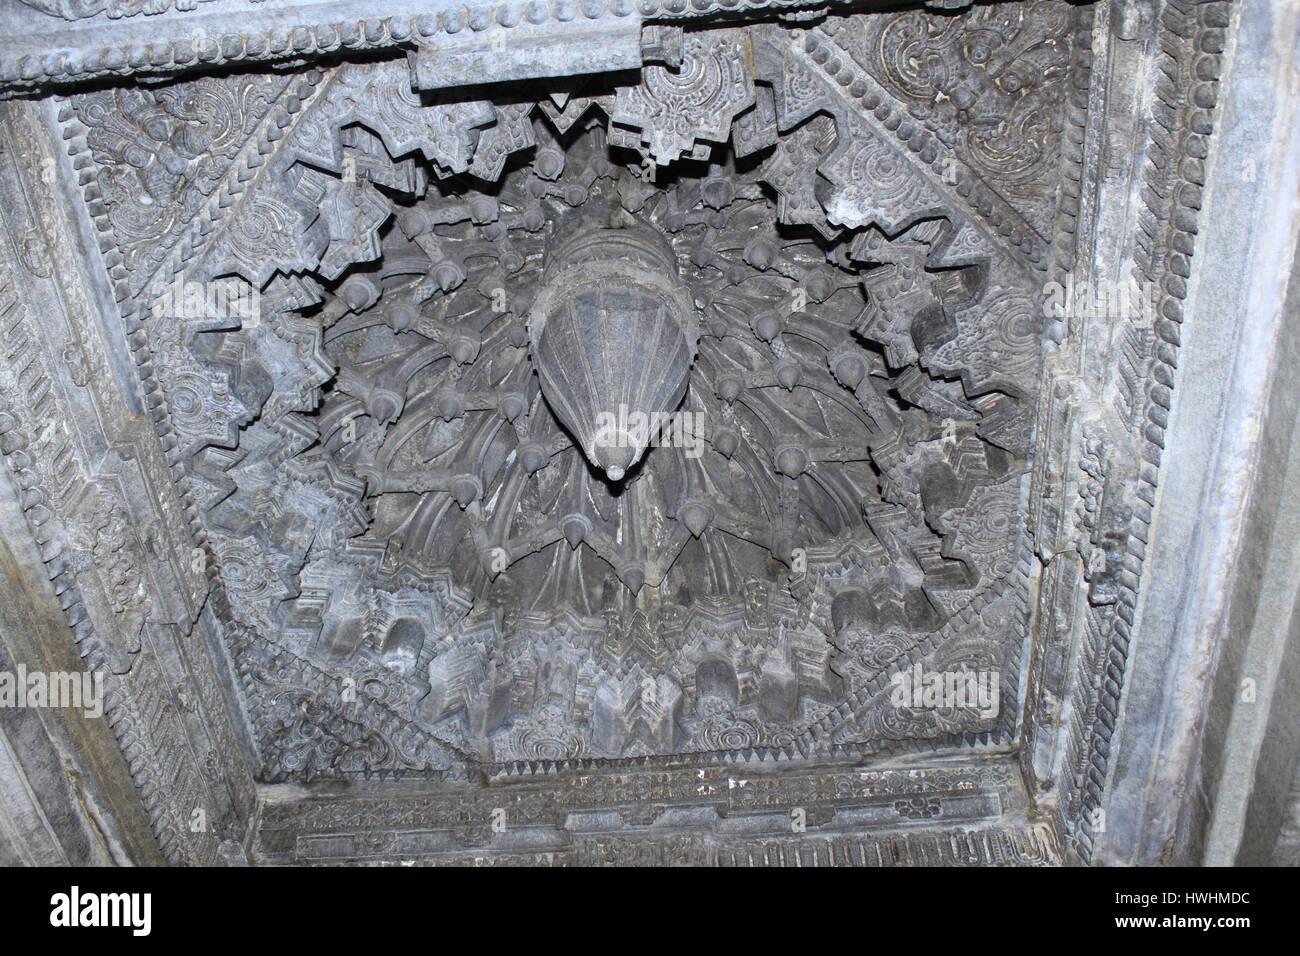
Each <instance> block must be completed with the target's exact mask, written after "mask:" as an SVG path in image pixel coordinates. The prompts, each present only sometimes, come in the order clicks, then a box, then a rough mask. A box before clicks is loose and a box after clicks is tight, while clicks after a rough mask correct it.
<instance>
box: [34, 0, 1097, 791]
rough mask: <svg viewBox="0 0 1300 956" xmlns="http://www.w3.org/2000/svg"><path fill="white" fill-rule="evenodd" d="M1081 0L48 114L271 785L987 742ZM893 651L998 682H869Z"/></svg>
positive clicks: (1019, 577)
mask: <svg viewBox="0 0 1300 956" xmlns="http://www.w3.org/2000/svg"><path fill="white" fill-rule="evenodd" d="M146 12H147V11H146ZM1083 19H1084V18H1083V14H1082V13H1081V11H1080V9H1079V8H1076V7H1072V6H1069V5H1064V4H1058V3H1013V4H998V5H994V6H980V7H976V8H973V9H970V10H968V11H965V12H962V13H960V14H954V15H943V14H939V13H935V12H933V11H923V10H908V11H905V12H894V13H877V14H859V15H849V16H823V17H817V18H814V19H811V20H806V21H805V22H797V21H796V22H786V23H776V22H772V23H760V24H754V25H748V26H745V25H733V26H725V27H715V28H709V29H688V30H685V31H683V30H682V29H680V28H678V27H673V26H664V27H662V28H661V29H660V30H659V33H658V35H657V37H656V45H655V47H654V49H653V50H652V51H651V53H650V54H648V55H649V56H650V57H651V58H652V60H653V62H650V63H648V64H647V65H646V66H645V68H644V69H643V70H642V71H641V72H640V73H637V72H623V73H619V72H615V73H606V74H602V75H596V76H587V77H577V78H569V79H558V80H529V81H527V82H518V83H513V84H512V83H499V84H494V85H491V86H486V87H476V88H475V87H460V88H457V89H454V90H424V91H418V90H413V88H412V76H413V69H415V67H416V66H418V64H417V63H416V59H417V58H416V57H415V55H414V54H412V56H411V58H410V59H409V61H408V58H407V57H405V56H401V55H398V54H394V53H392V52H389V53H380V54H375V55H373V56H371V57H370V58H369V59H366V60H364V61H359V62H343V63H337V64H333V65H331V64H328V63H324V64H316V65H303V66H297V67H294V66H292V65H291V66H289V67H287V68H282V69H280V70H278V71H275V72H266V73H250V72H230V73H226V74H224V75H213V76H203V77H200V78H195V79H181V80H178V81H172V82H166V83H162V84H155V85H139V86H129V87H124V86H118V87H106V88H102V89H96V90H93V91H89V92H77V93H73V94H71V95H69V96H67V97H66V98H65V99H63V100H62V105H61V107H60V122H61V123H62V126H63V132H64V136H65V138H66V139H67V141H68V145H69V149H70V152H71V154H72V156H73V163H74V167H75V168H78V169H80V170H82V186H83V188H84V194H85V199H86V201H87V203H88V205H89V208H90V210H91V212H92V213H93V215H94V217H95V221H96V224H97V226H98V228H99V229H100V231H101V236H102V248H103V249H104V250H105V252H106V261H107V263H108V265H109V267H110V271H111V277H112V280H113V282H114V287H115V290H116V294H117V297H118V301H119V304H120V305H121V306H122V309H123V314H124V315H125V316H127V321H128V325H129V327H130V328H132V329H134V330H135V331H133V332H132V333H131V341H132V343H133V345H134V346H135V347H136V348H139V349H144V348H147V353H148V355H149V356H150V358H149V362H150V365H149V367H147V368H144V369H143V371H144V372H145V374H146V377H147V378H146V380H147V384H146V391H147V392H149V393H151V395H152V398H151V399H149V401H150V403H151V404H153V405H154V406H156V411H155V416H156V418H157V420H158V421H159V427H160V429H161V434H162V436H163V440H164V443H165V445H166V446H167V447H168V448H169V449H170V450H171V453H172V456H173V458H172V461H173V477H174V478H175V480H176V482H177V485H178V488H179V490H180V491H181V493H182V500H183V502H184V503H185V506H186V507H187V509H189V513H190V514H191V516H192V522H191V524H192V526H193V527H194V529H195V530H196V532H197V533H198V535H199V540H200V541H201V542H202V549H201V550H200V551H196V553H195V562H194V566H193V568H192V571H193V572H194V573H206V574H207V575H208V576H209V577H210V578H211V580H212V583H213V584H214V586H215V591H214V595H215V597H214V600H216V601H217V606H218V609H219V611H220V612H221V614H222V615H223V616H224V617H225V618H226V619H227V621H228V623H229V625H230V627H229V628H228V629H227V633H228V634H229V648H228V650H229V653H230V655H231V657H232V660H233V661H234V664H235V667H236V670H237V672H238V675H239V679H240V682H241V686H240V690H241V692H242V695H243V697H244V702H245V706H246V709H247V713H248V716H249V719H250V721H251V723H252V725H253V729H254V734H255V737H256V746H257V751H258V757H259V760H260V761H261V764H262V766H261V770H260V776H261V778H262V779H264V780H267V781H279V780H310V779H313V778H318V777H325V778H346V777H352V776H357V775H367V776H368V775H372V774H384V775H388V774H392V775H399V776H424V777H431V776H438V777H449V778H453V779H455V778H464V777H467V776H470V775H472V774H474V773H476V772H478V768H481V767H482V766H483V765H484V764H485V763H487V764H491V765H494V766H498V765H515V764H517V763H520V762H523V763H527V762H534V765H536V764H535V762H537V761H565V760H577V759H582V758H592V759H594V758H605V759H616V760H617V759H628V758H637V757H644V756H647V755H674V754H675V755H696V756H704V755H709V756H712V757H716V756H718V755H722V756H725V757H727V758H728V759H739V760H742V761H743V760H768V761H772V760H775V761H781V760H783V759H788V758H790V757H799V758H801V759H802V758H808V757H818V756H835V755H843V754H850V755H852V754H857V755H862V754H872V753H889V752H899V751H907V750H914V749H918V748H921V749H927V750H928V749H933V748H935V747H941V748H948V749H952V750H955V751H960V750H966V749H970V748H979V747H981V746H983V745H987V744H999V743H1003V744H1005V743H1007V742H1009V741H1011V740H1013V739H1014V738H1015V736H1016V734H1017V722H1018V711H1017V706H1016V704H1015V702H1016V701H1017V700H1019V698H1020V690H1019V687H1018V683H1019V680H1020V676H1019V675H1020V670H1021V665H1020V656H1021V647H1022V645H1023V643H1024V640H1025V633H1026V626H1027V625H1026V614H1027V607H1028V602H1027V597H1026V593H1025V591H1026V572H1025V562H1026V548H1027V547H1028V545H1027V544H1026V537H1025V532H1024V529H1025V520H1026V517H1025V516H1026V504H1027V496H1028V484H1027V480H1026V475H1027V470H1028V469H1029V467H1030V449H1031V437H1032V430H1033V429H1032V423H1033V421H1034V414H1035V400H1036V390H1037V387H1038V381H1039V373H1040V356H1041V354H1042V348H1043V341H1044V332H1045V329H1044V321H1045V320H1044V314H1043V309H1042V305H1041V301H1042V300H1041V291H1040V290H1041V289H1042V287H1043V284H1044V282H1045V281H1046V280H1047V279H1048V278H1049V277H1050V275H1051V272H1050V269H1051V266H1052V263H1053V255H1054V253H1053V248H1052V240H1053V235H1054V234H1055V230H1056V221H1057V218H1058V216H1059V215H1060V214H1061V212H1060V209H1061V197H1060V195H1059V187H1060V183H1061V181H1062V178H1063V175H1064V174H1065V173H1066V172H1067V171H1068V168H1069V165H1070V163H1071V158H1070V156H1069V155H1068V153H1069V151H1068V150H1064V149H1063V130H1064V128H1065V125H1066V118H1065V108H1066V102H1065V92H1066V90H1067V89H1068V88H1069V84H1070V83H1071V77H1072V71H1077V67H1076V66H1074V63H1075V57H1074V55H1073V50H1074V45H1075V44H1076V43H1077V42H1078V41H1077V38H1076V34H1078V33H1079V32H1080V31H1081V30H1082V29H1084V28H1085V27H1084V26H1083V25H1081V21H1082V20H1083ZM643 42H644V41H643ZM415 75H416V76H417V78H418V76H419V71H418V70H415ZM1049 331H1050V330H1049ZM638 413H642V414H644V416H645V417H646V419H647V423H648V424H651V425H656V424H658V419H654V418H653V413H664V418H665V420H667V421H669V424H668V425H667V426H666V428H665V430H664V431H663V432H662V433H660V432H658V431H657V430H655V429H653V428H640V429H639V422H638V420H637V414H638ZM603 414H607V415H608V416H609V417H607V418H602V415H603ZM620 415H621V416H622V417H620ZM669 416H671V417H669ZM611 422H612V423H613V424H612V425H611V424H610V423H611ZM605 426H608V427H605ZM602 428H604V431H603V433H602ZM611 436H613V437H615V438H617V439H618V440H617V441H614V440H611ZM917 665H919V666H920V667H921V668H922V669H923V670H926V671H945V672H946V671H953V670H970V671H975V672H992V673H994V674H996V675H999V676H998V678H997V680H998V682H999V697H1000V700H1001V701H1002V706H1001V707H1000V708H997V709H996V712H995V713H992V714H988V713H981V712H979V711H977V710H972V709H933V708H907V707H903V708H899V707H896V706H891V704H890V688H891V684H890V680H891V677H892V675H894V674H896V673H898V672H900V671H908V670H910V669H912V668H914V667H916V666H917Z"/></svg>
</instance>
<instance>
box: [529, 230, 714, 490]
mask: <svg viewBox="0 0 1300 956" xmlns="http://www.w3.org/2000/svg"><path fill="white" fill-rule="evenodd" d="M528 329H529V337H530V339H531V341H532V348H533V363H534V365H535V367H536V369H537V374H538V377H539V378H540V379H541V385H542V394H543V395H544V396H545V397H546V401H547V403H548V404H549V405H550V407H551V410H552V411H553V412H554V413H555V416H556V417H557V418H558V419H559V420H560V421H561V422H563V423H564V426H565V427H566V428H568V429H569V431H570V432H571V433H572V435H573V437H574V439H575V440H576V441H577V443H578V446H579V447H580V448H581V449H582V453H583V454H584V455H586V457H587V460H588V461H590V462H591V463H592V464H593V465H594V466H596V467H597V468H599V469H600V470H601V471H603V472H604V473H605V474H606V475H607V476H608V477H609V478H610V480H611V481H620V480H622V478H623V477H624V475H626V474H627V471H628V469H629V468H631V467H632V466H633V465H634V464H636V462H637V461H638V460H639V459H640V458H641V456H642V455H643V454H644V453H645V450H646V447H647V445H649V443H650V440H651V438H652V435H651V429H649V428H647V427H644V424H643V423H645V422H654V421H662V420H663V418H664V417H665V416H666V415H668V414H669V413H671V412H673V411H675V410H676V408H677V406H678V405H680V404H681V402H682V398H683V397H684V396H685V395H686V385H687V381H688V379H689V376H690V370H691V363H692V362H693V361H694V360H695V349H696V345H697V343H698V341H699V319H698V316H697V315H696V312H695V307H694V303H693V302H692V301H691V297H690V295H689V294H688V292H687V290H686V288H685V286H684V284H683V283H682V282H681V280H680V278H679V276H678V271H677V258H676V256H675V255H674V253H673V251H672V248H671V247H670V246H669V245H668V243H667V242H666V241H664V240H663V239H662V238H661V237H659V236H658V234H657V233H655V232H654V231H653V230H652V229H651V228H650V227H648V226H644V225H640V224H634V225H631V226H629V227H627V228H591V229H588V230H585V231H583V232H580V233H579V234H578V235H576V236H574V237H573V238H572V239H570V240H568V241H566V242H564V243H562V244H561V245H560V246H559V248H557V249H556V251H555V252H554V253H552V254H551V256H550V257H549V261H548V263H547V266H546V272H545V274H544V276H543V280H542V289H541V292H540V293H539V294H538V296H537V299H536V300H535V301H534V303H533V308H532V311H531V313H530V315H529V321H528Z"/></svg>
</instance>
